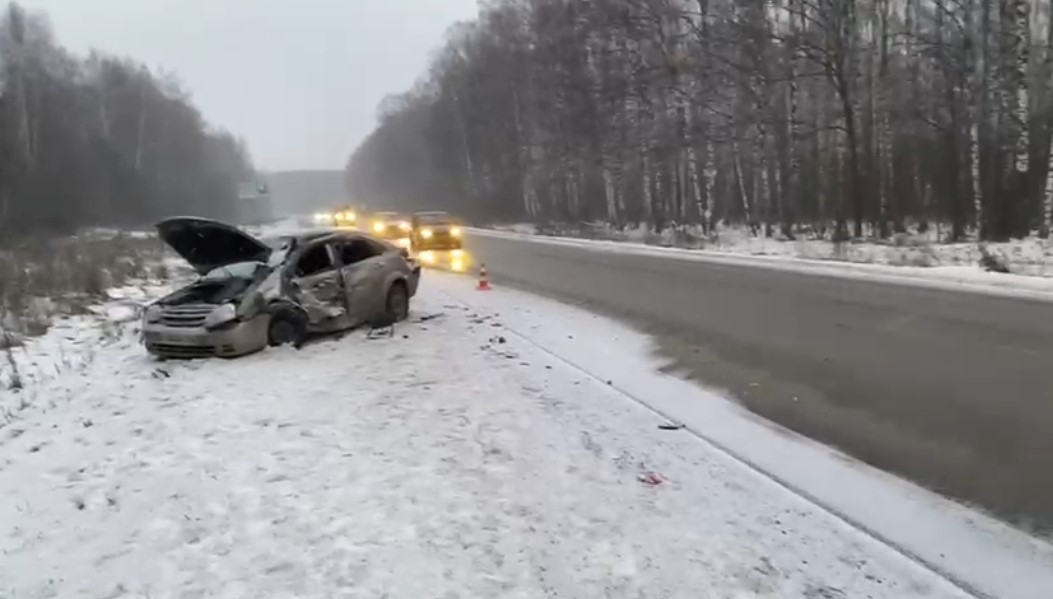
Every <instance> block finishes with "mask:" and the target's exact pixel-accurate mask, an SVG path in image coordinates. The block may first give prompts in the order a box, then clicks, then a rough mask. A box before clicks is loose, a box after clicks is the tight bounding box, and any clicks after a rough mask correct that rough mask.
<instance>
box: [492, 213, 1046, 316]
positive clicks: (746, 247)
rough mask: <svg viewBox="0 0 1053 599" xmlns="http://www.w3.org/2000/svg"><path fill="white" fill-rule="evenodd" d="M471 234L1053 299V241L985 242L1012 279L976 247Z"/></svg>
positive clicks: (737, 236)
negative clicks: (993, 268) (987, 265)
mask: <svg viewBox="0 0 1053 599" xmlns="http://www.w3.org/2000/svg"><path fill="white" fill-rule="evenodd" d="M472 232H473V233H474V234H476V235H484V236H491V237H502V238H508V239H518V240H523V241H532V242H536V243H547V244H555V245H566V246H574V247H580V248H585V249H589V250H594V251H605V252H620V253H630V254H643V255H650V256H662V257H666V258H677V259H681V260H696V261H701V262H714V263H720V264H729V265H735V266H744V267H761V268H770V269H779V270H792V271H795V272H801V273H808V274H818V275H825V276H835V277H846V278H852V279H861V280H871V281H883V282H888V283H900V284H908V285H917V286H924V287H932V288H938V289H952V290H958V291H968V292H979V293H987V294H992V295H1003V296H1013V297H1029V298H1032V299H1040V300H1050V299H1053V240H1043V239H1037V238H1034V239H1027V240H1020V241H1017V242H1011V243H1005V244H989V245H988V246H987V250H988V252H989V253H990V254H992V255H993V256H996V257H997V258H998V259H999V260H1001V261H1002V262H1004V263H1005V264H1006V265H1008V266H1009V268H1010V270H1011V271H1012V272H1011V273H1010V274H1004V273H998V272H988V271H986V270H984V269H983V268H981V267H980V265H979V260H980V256H981V252H980V249H979V246H978V245H977V244H975V243H973V244H968V243H960V244H928V243H907V244H905V245H902V246H899V245H895V244H878V243H867V242H858V243H855V242H849V243H843V244H835V243H831V242H829V241H823V240H802V241H778V240H776V239H766V238H763V237H755V236H751V235H749V234H748V233H746V232H744V231H742V230H738V229H732V230H728V231H725V232H724V233H723V235H722V236H721V237H720V238H719V239H718V240H717V241H713V242H708V241H707V242H703V241H701V240H700V241H699V242H698V243H697V244H695V245H691V244H689V246H690V247H681V246H676V245H669V244H671V243H672V242H671V241H668V242H667V241H663V240H662V238H647V237H646V236H643V237H641V236H640V235H622V236H620V237H619V238H618V239H617V240H612V239H595V238H581V237H559V236H552V235H541V234H538V233H537V232H536V229H535V227H534V226H533V225H524V224H520V225H509V226H502V227H498V228H490V229H472Z"/></svg>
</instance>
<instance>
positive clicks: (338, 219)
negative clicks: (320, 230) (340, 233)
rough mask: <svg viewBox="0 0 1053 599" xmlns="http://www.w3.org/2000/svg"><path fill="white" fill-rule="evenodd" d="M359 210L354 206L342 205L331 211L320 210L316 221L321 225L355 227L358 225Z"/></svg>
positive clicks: (315, 218) (315, 217)
mask: <svg viewBox="0 0 1053 599" xmlns="http://www.w3.org/2000/svg"><path fill="white" fill-rule="evenodd" d="M358 217H359V210H358V209H356V208H355V207H354V206H342V207H339V208H337V209H336V210H333V211H331V212H318V213H316V214H315V215H314V223H315V224H316V225H318V226H321V227H342V228H347V227H355V226H357V225H358Z"/></svg>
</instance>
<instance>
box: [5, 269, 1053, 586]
mask: <svg viewBox="0 0 1053 599" xmlns="http://www.w3.org/2000/svg"><path fill="white" fill-rule="evenodd" d="M471 285H472V281H471V280H469V279H466V278H460V277H455V276H451V275H444V274H438V273H430V272H429V273H427V274H426V276H425V280H424V283H423V284H422V290H421V295H420V296H419V297H418V298H417V299H416V300H415V305H414V310H413V317H412V319H411V322H409V323H406V324H404V325H400V326H399V327H398V328H397V329H396V330H395V332H394V334H393V335H392V336H390V337H381V338H379V339H368V338H367V335H366V333H365V332H354V333H351V334H349V335H347V336H345V337H342V338H332V339H325V340H320V341H318V342H317V343H313V344H310V345H308V346H306V347H304V348H303V349H301V350H299V351H297V350H293V349H281V350H270V351H267V352H263V353H261V354H258V355H254V356H249V357H247V358H244V359H240V360H236V361H218V360H213V361H198V362H163V363H160V362H156V361H153V360H151V359H149V358H147V357H146V356H145V355H144V353H143V351H142V349H141V347H139V345H138V342H137V331H136V326H137V324H136V321H135V320H134V319H130V320H129V319H123V318H118V320H122V319H123V320H126V322H124V323H123V325H107V326H116V327H117V328H116V332H110V333H108V334H106V335H105V336H104V337H101V336H99V334H98V333H97V332H96V328H97V326H96V325H91V324H89V323H88V322H81V323H77V324H76V326H74V325H73V324H70V326H69V327H56V328H55V329H53V330H52V331H51V332H49V333H48V335H47V336H45V339H41V340H40V342H39V343H38V344H35V345H31V346H27V348H26V351H27V355H28V356H29V359H32V360H35V361H37V362H38V363H41V364H43V363H45V362H47V361H49V360H50V361H55V360H56V356H55V355H53V350H52V349H51V348H53V347H55V346H56V344H54V343H51V342H48V341H46V339H47V338H49V337H51V336H54V335H68V336H71V337H74V338H78V339H81V340H82V341H81V342H80V344H79V345H82V346H83V345H85V344H91V345H92V347H93V351H92V352H91V357H90V359H86V360H84V361H83V362H82V363H81V364H80V366H79V367H78V368H67V369H58V370H57V371H56V373H55V374H54V376H49V377H40V378H39V379H34V381H33V383H32V385H27V388H26V389H23V390H22V391H21V392H19V393H17V394H16V393H12V392H7V391H4V392H0V393H3V394H4V395H2V396H0V397H2V398H3V401H4V402H9V401H10V400H11V398H12V397H17V396H22V397H25V396H26V395H25V394H27V393H31V394H32V395H31V397H32V405H30V406H29V407H27V408H26V409H23V410H21V411H19V412H18V414H17V415H16V416H15V418H14V419H13V420H12V421H11V422H9V423H7V424H3V423H2V422H0V490H2V492H3V495H4V501H2V502H0V597H5V598H6V597H10V598H12V599H14V598H22V597H33V598H36V597H121V596H128V597H152V598H165V597H294V596H295V597H319V598H322V597H324V598H329V597H363V598H367V597H368V598H375V597H390V598H393V599H394V598H400V597H404V598H413V599H417V598H420V597H443V598H446V597H450V598H452V597H480V598H487V599H489V598H491V597H524V598H526V597H531V598H532V597H692V598H694V597H734V598H738V597H779V598H782V597H803V598H808V599H824V598H825V599H829V598H855V597H873V598H881V597H887V598H896V599H899V598H904V597H964V596H968V593H966V592H965V591H964V590H962V589H961V588H960V587H959V586H956V585H954V584H952V583H951V582H949V581H948V579H947V577H945V576H941V575H939V574H936V573H934V572H933V571H932V570H931V569H930V568H927V567H925V566H923V565H921V563H920V560H923V561H927V562H930V563H932V557H933V556H926V555H920V556H919V555H915V556H914V558H911V557H907V556H905V555H904V553H903V552H901V551H899V550H896V549H894V548H892V547H891V546H889V544H887V543H884V542H881V541H878V540H876V539H875V537H874V536H873V535H870V534H866V533H864V532H862V531H861V530H860V528H859V527H858V526H853V525H850V524H849V523H848V522H847V521H846V520H845V519H844V518H842V517H839V516H836V515H834V514H832V513H831V511H829V510H828V509H824V508H822V507H819V506H818V505H817V503H816V502H815V501H812V500H809V499H806V498H805V497H804V496H803V495H802V493H800V492H798V491H796V490H793V489H792V487H793V485H790V484H787V483H786V481H782V482H776V481H775V480H773V477H772V476H771V473H768V472H765V471H764V466H763V464H759V463H757V462H754V463H752V465H747V464H746V463H745V462H744V461H743V459H742V456H736V455H735V453H736V452H734V451H729V450H728V447H727V446H726V445H721V444H720V443H717V444H714V443H713V442H710V441H706V440H705V438H706V434H707V433H708V432H710V431H708V430H707V429H706V428H705V427H704V426H702V425H704V424H705V423H700V422H697V421H695V420H692V421H690V422H688V418H680V416H677V415H676V412H677V410H676V409H675V406H668V405H666V406H662V408H663V410H662V411H664V412H665V413H666V414H667V416H666V417H663V416H661V415H660V414H659V412H657V411H655V409H653V402H654V401H655V400H656V398H658V397H660V396H661V395H663V394H666V393H670V392H674V393H676V394H677V396H676V397H668V398H666V399H667V400H669V401H676V402H680V403H682V404H684V406H688V407H690V406H691V405H694V403H695V402H702V403H700V404H699V405H704V406H710V407H712V405H714V403H715V402H721V401H723V400H720V399H719V398H717V397H715V396H711V395H709V394H708V393H707V392H705V391H703V390H701V389H698V388H695V387H693V386H691V385H689V384H688V383H686V382H683V381H679V380H677V379H674V378H673V377H668V376H666V375H661V374H658V373H657V372H655V371H654V370H653V366H654V365H653V364H652V363H651V362H650V359H649V358H648V355H647V353H646V352H647V349H646V347H645V346H644V345H643V341H642V337H641V336H640V335H638V334H636V333H634V332H632V331H630V330H628V329H626V328H624V327H622V326H620V325H618V324H615V323H612V322H609V321H607V320H605V319H602V318H598V317H595V316H593V315H591V314H588V313H586V312H582V311H580V310H577V309H574V308H569V307H566V306H562V305H560V304H557V303H555V302H551V301H548V300H542V299H540V298H537V297H535V296H531V295H529V294H523V293H518V292H510V291H505V290H497V291H495V292H493V293H490V294H486V293H478V292H474V291H472V288H471ZM126 305H127V304H126V303H125V302H123V301H121V302H118V303H117V304H115V305H113V306H108V307H105V309H103V310H101V313H109V314H112V315H115V316H117V317H122V316H125V315H127V313H126V310H125V309H124V308H122V307H121V306H126ZM66 340H67V341H71V339H66ZM63 347H69V345H68V344H67V345H65V346H63ZM34 352H37V354H36V355H34ZM612 369H615V370H613V371H612ZM612 372H614V374H611V373H612ZM605 376H606V377H608V378H607V379H605V378H604V377H605ZM649 406H650V407H649ZM727 410H728V411H727V413H725V414H720V413H718V412H716V411H714V410H712V409H708V410H703V411H702V412H698V411H696V412H694V414H695V415H696V416H697V415H699V414H702V415H705V416H708V417H711V418H714V420H713V422H711V423H709V427H720V428H728V429H729V430H734V431H735V432H737V433H739V434H747V433H748V434H750V435H755V436H753V437H752V438H749V439H746V438H744V439H741V440H740V441H741V442H743V443H747V442H748V443H751V444H755V445H762V446H767V447H774V448H783V446H780V445H778V444H777V441H776V440H777V439H782V440H783V441H782V442H784V443H790V444H794V445H796V446H800V447H803V448H805V450H802V451H812V452H817V451H819V448H818V447H816V446H814V445H811V444H808V443H806V442H804V441H801V440H799V439H796V438H795V437H793V436H790V435H786V434H785V433H782V432H776V431H774V430H771V429H767V428H763V427H758V428H757V429H756V430H749V429H745V428H742V427H736V426H733V425H735V422H736V419H740V420H745V419H748V418H750V417H749V416H748V415H747V414H745V413H740V412H737V411H735V410H733V408H731V407H730V406H728V407H727ZM685 415H686V416H688V417H690V416H691V414H689V413H686V414H685ZM670 416H673V417H677V418H678V419H681V420H684V422H685V423H687V424H688V425H689V426H688V428H686V429H678V430H663V429H662V428H660V426H662V425H665V424H668V423H669V420H668V417H670ZM825 451H826V452H827V453H828V455H833V454H832V452H830V451H829V450H825ZM808 455H809V454H807V453H793V454H790V455H788V458H791V459H798V458H801V457H802V456H805V457H807V456H808ZM841 460H842V463H843V464H844V465H845V467H846V468H851V469H853V470H855V471H858V472H860V473H862V474H861V476H867V477H870V478H872V479H873V480H875V481H877V482H874V483H873V484H875V485H880V484H881V483H882V481H884V483H885V485H886V487H887V489H890V491H889V492H890V493H892V492H894V493H902V494H904V495H905V496H908V497H922V500H921V501H924V502H926V503H927V504H931V505H937V500H936V499H935V498H931V497H929V496H927V495H925V494H924V492H922V491H919V490H916V489H913V488H912V487H908V486H907V485H904V484H902V483H899V482H898V481H893V480H890V479H888V478H887V477H881V476H880V475H878V474H876V473H872V472H870V471H869V470H867V469H865V468H862V467H860V466H858V465H854V464H850V463H848V462H847V461H844V458H841ZM798 467H799V468H802V469H803V468H806V467H807V465H806V464H798ZM815 467H816V468H817V469H819V473H820V475H825V476H827V477H832V476H836V475H839V474H841V473H840V472H838V471H836V470H829V469H826V468H827V464H826V463H825V462H822V461H820V462H817V463H816V464H815ZM855 482H858V481H853V483H855ZM825 484H826V485H829V486H837V485H841V484H846V482H845V481H844V480H840V479H836V478H830V479H829V480H826V481H825ZM875 488H876V487H875ZM880 499H881V500H883V499H884V498H880ZM948 509H950V508H948ZM899 515H900V516H903V517H916V516H919V515H923V514H920V513H917V512H914V513H904V514H899ZM954 515H955V516H956V517H957V516H961V517H962V518H963V520H962V521H961V526H962V529H961V530H959V531H957V532H955V535H954V536H951V537H949V538H934V539H931V543H930V545H931V547H930V549H933V550H938V551H943V552H944V553H945V555H946V556H947V557H948V558H955V557H959V558H967V559H974V560H979V561H974V562H971V563H953V560H952V559H948V562H949V565H950V566H952V567H951V568H945V567H944V566H947V565H948V564H947V563H937V564H936V566H937V569H941V570H951V571H950V572H949V574H950V577H951V578H955V579H958V580H959V582H960V583H963V584H964V585H965V586H968V587H971V588H972V589H973V590H978V591H982V592H983V593H984V594H986V595H988V596H992V597H1006V598H1014V597H1020V598H1025V597H1026V598H1036V599H1037V598H1048V596H1049V595H1048V591H1049V589H1050V588H1053V586H1051V585H1053V551H1051V550H1050V548H1049V546H1048V545H1045V544H1044V543H1043V542H1041V541H1038V540H1031V539H1026V538H1025V537H1023V535H1021V534H1020V533H1017V532H1015V531H1012V530H1009V529H1007V528H1004V527H1001V526H999V525H996V524H994V523H992V522H989V521H988V520H987V519H986V518H984V517H982V516H980V515H977V514H971V513H967V512H966V511H965V510H961V511H960V512H957V511H955V512H954ZM966 515H967V516H968V519H965V517H966ZM905 524H907V525H915V526H917V527H919V528H924V525H925V523H924V522H906V523H905ZM944 532H946V530H944ZM981 542H986V543H987V549H988V550H989V552H990V553H989V554H987V555H984V556H980V558H982V559H980V558H978V557H977V556H976V555H973V554H972V553H969V551H972V550H974V549H975V548H976V547H977V546H978V545H977V543H981ZM963 544H964V545H965V546H966V552H965V553H962V551H961V548H960V547H961V546H962V545H963ZM913 553H915V554H916V553H917V551H916V550H915V551H913ZM937 557H938V556H937ZM919 558H920V560H919ZM963 574H964V575H963Z"/></svg>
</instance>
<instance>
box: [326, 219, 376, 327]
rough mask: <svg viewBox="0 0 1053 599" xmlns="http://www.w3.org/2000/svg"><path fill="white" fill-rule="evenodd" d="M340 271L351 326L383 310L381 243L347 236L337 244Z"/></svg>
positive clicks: (366, 320) (369, 318) (365, 320)
mask: <svg viewBox="0 0 1053 599" xmlns="http://www.w3.org/2000/svg"><path fill="white" fill-rule="evenodd" d="M337 248H338V250H339V251H338V253H339V255H340V274H341V277H342V278H343V284H344V290H345V292H346V294H347V306H348V312H349V314H350V318H351V321H352V323H353V325H358V324H362V323H363V322H368V321H369V320H371V319H372V318H373V317H374V316H376V315H377V314H378V313H379V311H380V310H382V309H383V306H384V300H385V299H386V297H385V295H384V290H382V289H381V287H382V286H383V284H384V278H385V277H384V273H385V272H386V268H385V264H386V260H385V258H384V255H383V254H384V251H383V248H382V247H381V246H380V244H378V243H375V242H373V241H371V240H369V239H365V238H362V237H355V238H349V239H345V240H342V241H340V242H339V243H338V244H337Z"/></svg>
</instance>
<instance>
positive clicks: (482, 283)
mask: <svg viewBox="0 0 1053 599" xmlns="http://www.w3.org/2000/svg"><path fill="white" fill-rule="evenodd" d="M475 289H476V290H477V291H490V290H491V289H493V288H492V287H490V277H489V275H487V274H486V265H485V264H480V265H479V285H478V286H477V287H476V288H475Z"/></svg>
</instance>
